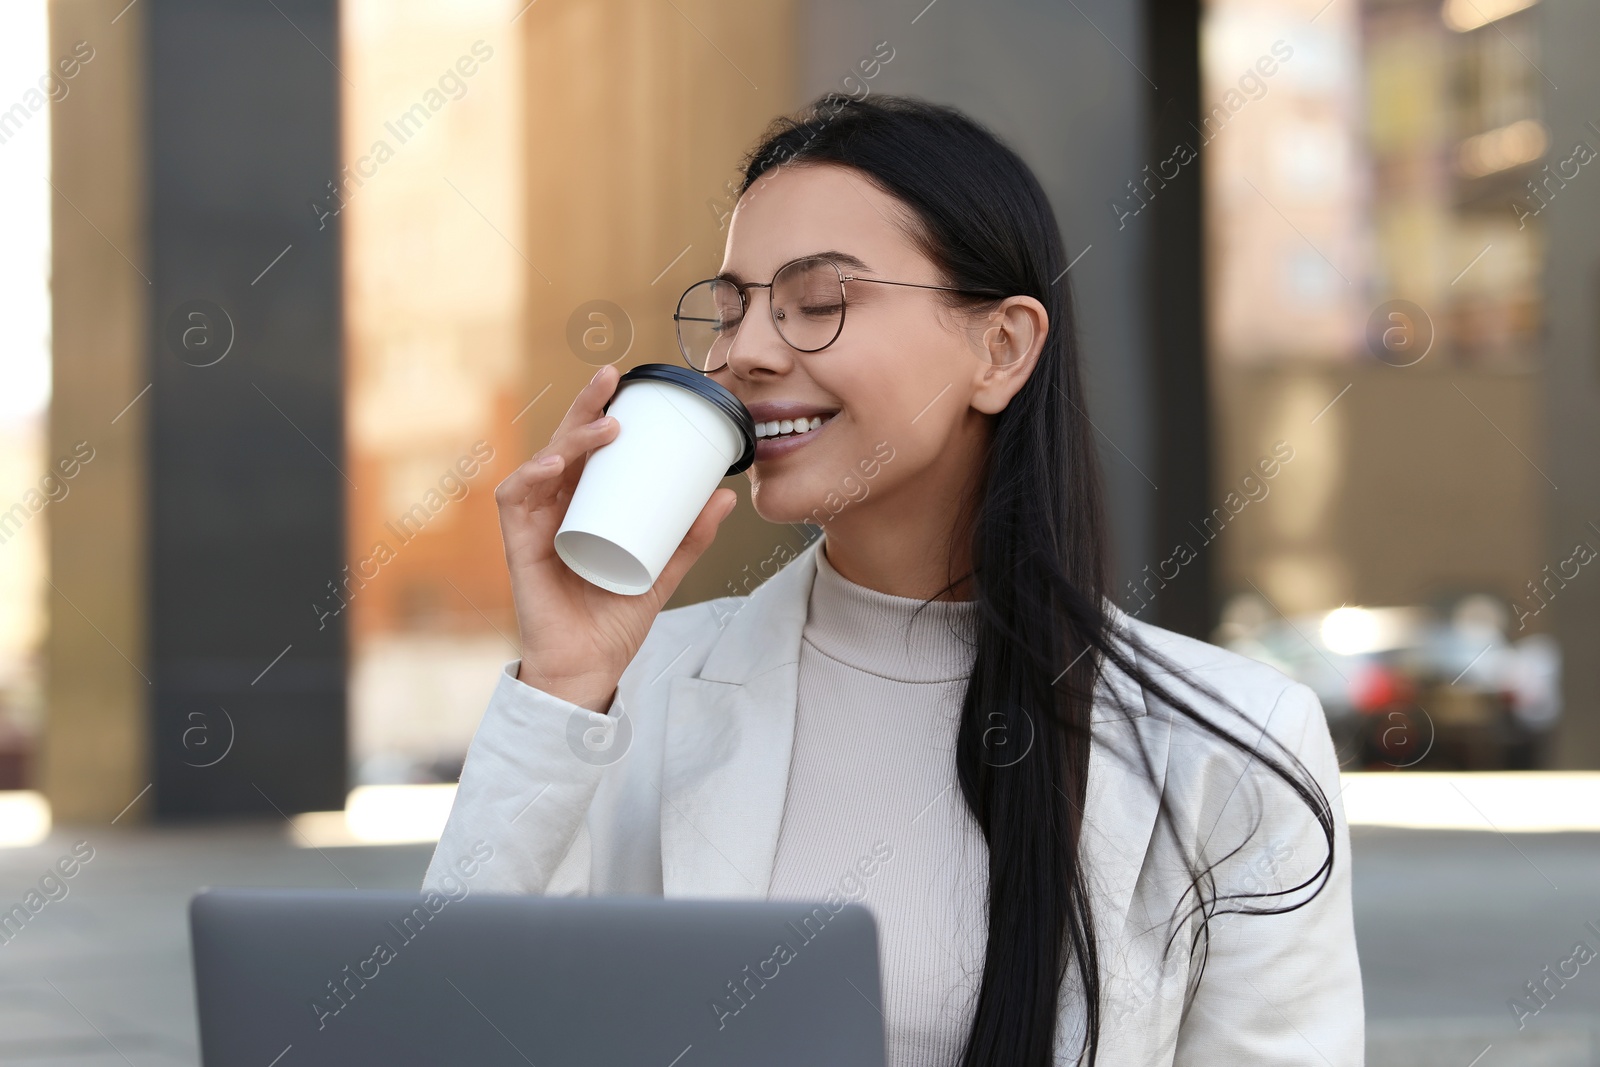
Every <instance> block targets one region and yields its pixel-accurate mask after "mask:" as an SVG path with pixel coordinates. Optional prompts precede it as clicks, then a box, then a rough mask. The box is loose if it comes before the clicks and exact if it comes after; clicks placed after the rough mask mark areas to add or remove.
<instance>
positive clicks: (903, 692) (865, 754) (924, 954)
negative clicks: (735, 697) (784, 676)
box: [768, 545, 989, 1067]
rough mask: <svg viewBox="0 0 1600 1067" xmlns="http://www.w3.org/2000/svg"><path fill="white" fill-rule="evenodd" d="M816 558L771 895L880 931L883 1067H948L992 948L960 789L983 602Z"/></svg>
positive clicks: (976, 841) (978, 843) (984, 874)
mask: <svg viewBox="0 0 1600 1067" xmlns="http://www.w3.org/2000/svg"><path fill="white" fill-rule="evenodd" d="M825 548H826V546H825V545H824V550H821V551H818V553H817V557H816V559H817V575H816V580H815V582H814V584H813V585H812V589H811V597H810V601H809V606H808V612H807V617H806V623H805V628H804V630H803V632H802V640H801V644H800V667H799V691H798V698H797V703H796V706H795V736H794V749H793V754H792V756H791V759H790V764H789V791H788V795H787V798H786V800H785V802H784V810H783V823H782V828H781V830H780V832H779V836H778V851H777V856H776V859H775V860H774V865H773V872H772V885H771V888H770V890H769V892H768V896H769V898H785V899H795V898H803V899H811V900H822V899H824V898H826V897H827V896H828V895H829V893H831V892H834V891H838V892H839V893H840V895H841V896H843V897H844V898H845V899H847V900H855V901H858V902H860V903H862V904H864V905H866V906H867V907H868V908H870V909H871V911H872V913H873V916H874V918H875V919H876V920H877V923H878V944H879V953H880V960H881V967H882V973H883V1003H882V1004H881V1005H879V1006H878V1007H879V1008H880V1010H881V1011H882V1014H883V1016H884V1031H885V1038H886V1043H887V1051H888V1063H889V1067H953V1065H954V1064H956V1063H957V1062H958V1061H959V1058H960V1054H961V1049H962V1047H963V1044H964V1043H965V1040H966V1035H967V1030H968V1028H969V1027H970V1025H971V1021H972V1014H973V1009H974V1005H975V1004H976V999H977V992H978V986H979V983H980V980H981V978H982V974H983V950H984V946H985V944H986V937H987V934H986V921H987V911H986V899H987V890H986V886H987V882H988V866H989V864H988V849H987V846H986V845H985V843H984V840H983V835H982V833H981V832H980V831H979V830H978V826H977V823H976V822H975V821H974V820H973V818H972V816H971V815H970V814H969V813H968V812H967V808H966V804H965V803H964V802H963V800H962V799H961V792H960V787H959V786H958V785H957V784H956V777H955V740H956V728H957V723H958V721H959V716H960V712H961V700H962V696H963V695H964V693H965V691H966V683H967V677H968V675H969V674H970V673H971V670H972V663H973V659H974V656H975V655H976V646H975V645H974V643H973V636H972V634H973V630H972V626H973V623H974V622H975V620H976V618H977V605H976V604H974V603H973V602H971V601H944V600H941V601H935V602H934V603H932V604H930V605H928V606H927V607H926V608H923V610H922V611H921V613H920V614H919V615H917V617H916V618H915V619H914V620H913V618H912V615H913V612H915V611H916V610H917V609H918V608H919V607H920V606H921V604H922V602H921V601H919V600H916V599H912V598H908V597H899V596H891V595H889V594H887V593H880V592H878V591H876V590H873V589H868V588H866V587H864V586H860V585H856V584H855V583H854V582H851V581H849V580H847V579H846V578H844V577H843V576H842V575H840V574H839V572H838V571H836V570H834V569H833V566H832V564H830V563H829V562H828V558H827V553H826V551H825Z"/></svg>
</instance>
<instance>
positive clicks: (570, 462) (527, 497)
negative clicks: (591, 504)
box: [494, 416, 619, 507]
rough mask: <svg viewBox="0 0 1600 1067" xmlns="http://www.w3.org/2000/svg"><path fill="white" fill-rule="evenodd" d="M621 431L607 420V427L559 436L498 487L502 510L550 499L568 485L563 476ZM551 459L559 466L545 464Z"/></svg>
mask: <svg viewBox="0 0 1600 1067" xmlns="http://www.w3.org/2000/svg"><path fill="white" fill-rule="evenodd" d="M618 429H619V427H618V425H617V420H616V419H613V418H611V417H609V416H607V417H606V421H605V422H603V423H594V422H591V423H588V424H586V425H582V426H579V427H577V428H576V429H573V430H569V431H568V432H566V433H564V434H558V435H557V437H556V439H555V440H554V441H552V442H551V443H550V445H549V446H548V447H546V448H542V449H540V450H539V451H538V452H536V453H534V455H533V458H532V459H530V460H528V462H526V463H524V464H523V465H522V466H520V467H518V468H517V469H516V470H514V471H512V472H511V473H510V474H509V475H508V476H507V477H506V479H505V480H504V481H502V482H501V483H500V484H499V485H498V486H496V487H495V491H494V498H495V502H496V503H497V504H499V505H500V506H501V507H516V506H518V505H522V504H529V505H531V504H534V503H540V502H542V501H544V500H546V499H548V498H549V497H551V496H553V495H554V494H555V493H556V491H557V490H558V489H559V488H560V487H561V486H562V485H563V484H565V482H566V480H567V479H565V478H563V477H562V476H563V475H565V474H567V473H569V472H570V471H571V470H572V468H573V466H574V464H575V461H577V460H578V459H580V458H582V457H583V456H585V455H586V454H587V453H589V452H591V451H593V450H594V449H596V448H599V447H600V446H601V445H604V444H607V443H609V442H610V441H611V440H612V438H614V437H615V436H616V434H617V430H618ZM551 457H555V458H556V459H557V460H558V462H556V463H546V462H544V461H545V460H546V459H549V458H551Z"/></svg>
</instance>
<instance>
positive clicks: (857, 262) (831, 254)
mask: <svg viewBox="0 0 1600 1067" xmlns="http://www.w3.org/2000/svg"><path fill="white" fill-rule="evenodd" d="M801 259H831V260H833V261H834V262H835V263H837V264H839V266H841V267H843V268H845V269H846V270H868V271H869V270H871V269H872V268H871V267H869V266H867V262H866V260H864V259H862V258H861V257H859V256H852V255H851V254H850V253H849V252H839V251H828V252H810V253H808V254H806V255H803V256H795V257H794V259H791V260H789V261H788V262H789V263H793V262H795V261H796V260H801ZM713 277H715V278H718V279H720V280H722V281H726V282H732V283H733V284H735V285H743V284H744V281H745V280H744V279H743V278H741V277H740V276H739V274H738V272H737V271H731V270H722V271H718V272H717V273H716V274H715V275H713Z"/></svg>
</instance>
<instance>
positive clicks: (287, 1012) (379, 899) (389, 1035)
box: [189, 889, 884, 1067]
mask: <svg viewBox="0 0 1600 1067" xmlns="http://www.w3.org/2000/svg"><path fill="white" fill-rule="evenodd" d="M189 922H190V933H191V935H192V940H193V949H194V975H195V992H196V1000H197V1004H198V1007H199V1016H200V1048H201V1055H202V1062H203V1063H204V1065H205V1067H313V1065H322V1064H329V1065H331V1064H338V1065H340V1067H349V1065H353V1064H382V1065H385V1067H408V1065H412V1064H416V1065H423V1064H426V1065H428V1067H446V1065H450V1064H461V1065H463V1067H465V1065H472V1067H493V1065H500V1064H505V1065H508V1067H526V1065H530V1064H531V1065H534V1067H591V1065H592V1067H632V1065H640V1067H732V1065H735V1064H738V1065H740V1067H744V1065H756V1064H760V1065H762V1067H800V1065H802V1064H803V1065H806V1067H816V1065H822V1064H827V1065H830V1067H835V1065H837V1067H883V1064H884V1040H883V1017H882V1015H881V1014H880V1010H879V1009H880V1007H881V997H880V993H879V984H878V941H877V927H876V925H875V924H874V922H873V919H872V913H871V912H869V911H868V910H867V909H866V908H864V907H862V906H861V905H859V904H846V905H844V906H843V907H842V908H841V909H840V910H839V911H837V912H830V911H829V910H828V908H827V907H826V906H824V905H822V904H815V905H813V904H810V903H803V902H799V901H731V900H716V901H710V900H677V899H672V900H668V899H663V898H660V897H631V896H630V897H536V896H510V895H500V894H488V893H472V894H470V895H468V896H464V897H462V898H460V899H456V900H449V899H447V898H444V897H441V896H439V895H437V894H433V895H430V896H428V897H424V896H423V895H421V894H416V893H394V892H380V891H346V892H334V891H325V890H283V889H273V890H267V889H208V890H202V891H201V892H200V893H198V894H196V895H195V897H194V899H193V900H192V901H191V902H190V905H189Z"/></svg>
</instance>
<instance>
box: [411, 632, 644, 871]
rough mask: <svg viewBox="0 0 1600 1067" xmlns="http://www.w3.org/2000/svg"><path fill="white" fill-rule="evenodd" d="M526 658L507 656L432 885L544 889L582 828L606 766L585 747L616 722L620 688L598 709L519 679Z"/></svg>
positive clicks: (433, 866) (434, 863)
mask: <svg viewBox="0 0 1600 1067" xmlns="http://www.w3.org/2000/svg"><path fill="white" fill-rule="evenodd" d="M520 663H521V661H520V660H513V661H511V662H510V663H508V664H506V665H505V667H504V669H503V671H502V673H501V677H500V680H499V683H498V684H497V685H496V686H495V690H494V693H493V695H492V696H491V697H490V698H489V707H488V709H487V710H486V711H485V712H484V715H483V720H482V722H480V723H479V725H478V730H477V732H476V733H475V734H474V735H473V738H472V744H471V745H470V746H469V748H468V749H467V758H466V763H465V764H464V765H463V767H462V769H461V782H460V785H458V786H457V787H456V797H455V803H454V804H453V805H452V806H451V808H450V816H449V818H448V820H446V822H445V826H444V832H443V833H442V834H441V835H440V837H439V843H438V845H437V847H435V849H434V852H433V859H432V860H431V861H430V862H429V864H428V870H427V873H426V874H425V875H424V876H423V881H422V888H423V890H424V891H427V890H437V891H440V892H446V893H448V892H449V891H450V890H451V884H450V883H454V886H455V891H456V892H459V890H460V886H461V884H462V883H463V881H465V880H466V879H467V878H470V885H471V887H472V888H473V889H476V890H486V891H488V892H500V893H532V894H539V895H542V894H543V893H544V892H545V891H546V888H547V887H548V886H549V884H550V877H551V875H552V874H553V873H554V872H555V870H556V868H557V867H558V866H560V864H561V861H562V860H563V859H564V858H565V857H566V856H567V853H568V852H569V851H571V850H572V848H573V845H574V842H575V841H576V840H577V838H578V836H579V834H580V833H581V832H583V829H584V827H583V822H584V817H585V816H586V815H587V813H588V811H589V805H590V803H591V802H592V801H593V800H594V795H595V790H596V789H597V788H598V787H599V785H600V781H601V779H602V778H603V777H604V775H605V771H606V767H605V766H604V765H603V763H602V762H601V761H595V760H588V759H584V758H582V757H583V749H584V748H585V747H586V740H588V741H590V743H592V739H594V738H596V737H600V738H605V737H608V736H610V735H611V733H612V732H614V730H615V726H616V722H617V721H618V710H619V709H618V705H617V701H616V698H613V700H612V704H611V706H610V708H609V709H607V712H606V714H604V715H602V714H600V713H599V712H596V711H591V710H589V709H587V708H584V707H582V706H580V705H577V704H573V703H571V702H570V701H566V700H562V699H561V698H559V697H555V696H552V695H550V694H549V693H546V692H544V691H543V690H540V689H536V688H534V687H533V686H530V685H527V684H526V683H524V682H521V681H518V680H517V669H518V666H519V664H520ZM597 731H598V733H597ZM447 879H448V880H449V881H448V882H447Z"/></svg>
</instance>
